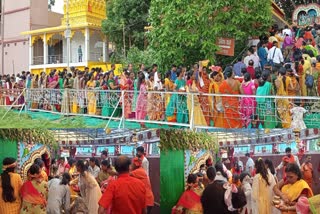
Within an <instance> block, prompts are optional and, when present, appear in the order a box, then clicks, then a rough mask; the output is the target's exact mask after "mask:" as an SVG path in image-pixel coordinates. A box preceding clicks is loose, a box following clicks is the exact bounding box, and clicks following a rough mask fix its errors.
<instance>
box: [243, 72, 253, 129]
mask: <svg viewBox="0 0 320 214" xmlns="http://www.w3.org/2000/svg"><path fill="white" fill-rule="evenodd" d="M240 92H241V94H244V95H255V94H256V87H255V85H254V82H253V81H252V80H251V77H250V74H249V73H245V74H244V78H243V82H242V83H241V86H240ZM256 107H257V102H256V98H254V97H243V98H241V100H240V113H241V117H242V121H243V123H244V125H245V127H247V126H248V125H249V124H250V122H251V115H254V114H255V113H256Z"/></svg>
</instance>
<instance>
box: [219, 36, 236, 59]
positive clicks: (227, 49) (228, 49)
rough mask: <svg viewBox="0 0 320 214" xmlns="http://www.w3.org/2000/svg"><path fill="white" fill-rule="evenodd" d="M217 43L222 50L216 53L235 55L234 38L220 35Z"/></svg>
mask: <svg viewBox="0 0 320 214" xmlns="http://www.w3.org/2000/svg"><path fill="white" fill-rule="evenodd" d="M216 45H218V46H219V48H220V50H219V51H217V52H216V54H219V55H224V56H234V39H232V38H223V37H218V38H217V42H216Z"/></svg>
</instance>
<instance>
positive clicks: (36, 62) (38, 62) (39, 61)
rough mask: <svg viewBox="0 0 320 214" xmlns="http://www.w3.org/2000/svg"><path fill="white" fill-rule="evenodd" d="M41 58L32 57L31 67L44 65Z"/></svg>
mask: <svg viewBox="0 0 320 214" xmlns="http://www.w3.org/2000/svg"><path fill="white" fill-rule="evenodd" d="M43 58H44V57H43V56H34V57H33V58H32V65H42V64H43V63H44V60H43Z"/></svg>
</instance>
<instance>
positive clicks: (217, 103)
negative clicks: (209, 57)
mask: <svg viewBox="0 0 320 214" xmlns="http://www.w3.org/2000/svg"><path fill="white" fill-rule="evenodd" d="M211 79H212V82H211V85H210V89H209V93H210V94H219V93H220V92H219V87H220V85H221V83H222V82H223V80H224V76H223V74H222V69H221V67H219V68H218V70H216V71H213V72H212V73H211ZM209 103H210V104H211V109H213V124H214V127H218V128H223V105H222V99H221V97H220V96H214V97H209Z"/></svg>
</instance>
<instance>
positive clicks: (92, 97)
mask: <svg viewBox="0 0 320 214" xmlns="http://www.w3.org/2000/svg"><path fill="white" fill-rule="evenodd" d="M89 78H90V80H89V81H88V82H87V89H88V90H89V91H88V92H87V93H88V100H89V102H88V113H89V114H90V115H95V114H96V112H97V99H96V93H95V92H94V88H95V87H96V81H95V79H94V75H93V74H91V76H90V77H89Z"/></svg>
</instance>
